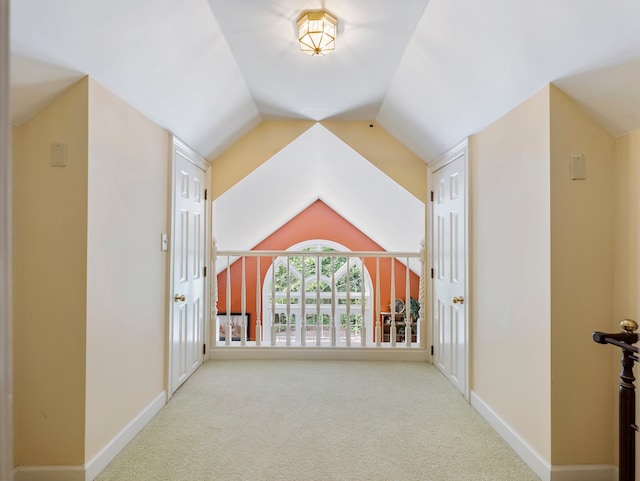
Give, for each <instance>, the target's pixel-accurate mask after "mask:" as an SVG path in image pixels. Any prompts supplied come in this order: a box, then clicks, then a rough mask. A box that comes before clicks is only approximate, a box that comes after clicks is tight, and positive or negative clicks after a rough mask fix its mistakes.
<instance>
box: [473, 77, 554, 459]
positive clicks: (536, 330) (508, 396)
mask: <svg viewBox="0 0 640 481" xmlns="http://www.w3.org/2000/svg"><path fill="white" fill-rule="evenodd" d="M469 170H470V182H469V190H470V205H471V207H470V209H471V213H470V214H471V215H470V219H471V226H470V236H469V243H470V257H471V259H470V269H469V270H470V296H471V299H470V303H469V306H470V309H471V311H470V313H469V319H470V336H471V341H472V344H471V346H470V348H471V373H470V388H471V391H472V392H473V393H475V394H476V395H477V396H479V397H480V399H481V400H482V401H484V402H485V403H486V404H487V405H488V406H489V407H490V408H491V409H492V410H493V411H494V412H495V413H496V414H497V415H498V416H499V417H500V418H501V419H502V421H503V422H505V423H506V424H507V425H509V426H510V427H511V429H512V430H514V431H515V432H516V433H517V434H518V435H519V436H520V437H521V438H522V439H523V440H524V441H525V442H526V443H528V444H529V445H530V446H531V447H532V448H533V449H534V450H535V451H536V452H537V453H538V454H539V455H540V456H542V457H543V458H544V459H546V460H549V459H550V458H551V442H550V441H551V424H550V414H551V413H550V398H551V391H550V390H551V386H550V370H551V365H550V363H551V353H550V346H549V337H550V334H551V326H550V312H551V293H550V288H549V279H550V275H551V265H550V235H551V233H550V215H549V207H550V205H549V202H550V200H549V199H550V197H549V189H550V187H549V89H548V88H545V89H543V90H542V91H540V92H538V93H537V94H536V95H534V96H533V97H532V98H530V99H529V100H527V101H526V102H524V103H523V104H521V105H520V106H518V107H517V108H516V109H515V110H513V111H512V112H510V113H509V114H507V115H505V116H504V117H503V118H501V119H500V120H498V121H497V122H495V123H494V124H492V125H491V126H490V127H488V128H487V129H485V130H483V131H482V132H481V133H479V134H478V135H477V136H475V137H473V138H472V139H471V147H470V167H469Z"/></svg>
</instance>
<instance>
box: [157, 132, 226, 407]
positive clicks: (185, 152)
mask: <svg viewBox="0 0 640 481" xmlns="http://www.w3.org/2000/svg"><path fill="white" fill-rule="evenodd" d="M171 138H172V142H171V162H170V169H171V175H170V178H171V187H170V192H171V200H170V209H171V212H170V214H169V215H170V218H171V223H170V225H169V232H171V233H173V232H174V229H173V228H174V225H175V222H176V219H175V218H174V213H175V185H176V179H175V168H174V167H175V162H176V154H177V153H180V156H181V157H184V158H185V159H187V160H189V161H190V162H191V163H192V164H194V165H195V166H197V167H198V168H200V169H202V170H203V171H204V173H205V179H206V180H205V188H206V192H207V194H205V202H204V224H205V225H204V230H205V239H204V242H205V249H204V265H205V266H207V276H206V277H205V279H204V297H203V299H204V305H205V311H204V320H203V322H204V332H203V341H204V343H205V344H206V343H207V340H208V339H209V335H210V333H209V329H210V325H211V322H210V321H211V296H210V294H211V292H210V291H211V287H210V286H211V281H210V279H211V276H212V275H215V273H214V272H212V269H211V255H210V254H211V242H212V236H211V225H212V224H211V203H212V201H211V165H210V164H209V161H208V160H206V159H203V158H202V157H200V156H199V155H198V154H197V153H196V152H195V151H194V150H193V149H191V148H190V147H189V146H188V145H187V144H185V143H184V142H182V141H181V140H180V139H178V138H177V137H176V136H172V137H171ZM171 237H172V236H170V238H169V251H170V253H171V254H170V256H169V269H167V275H168V278H167V289H168V290H167V316H168V323H167V329H168V331H167V346H166V350H167V358H166V360H167V369H166V386H167V400H168V399H170V398H171V396H172V395H173V392H174V390H175V389H174V386H173V385H172V383H173V380H172V376H171V370H172V365H173V357H172V356H173V351H172V348H171V346H172V344H173V321H174V319H173V302H174V301H173V292H174V286H173V268H174V261H175V251H174V248H173V246H174V242H173V239H172V238H171ZM208 348H209V346H207V349H206V350H205V352H204V354H203V361H206V360H207V359H208V358H209V349H208Z"/></svg>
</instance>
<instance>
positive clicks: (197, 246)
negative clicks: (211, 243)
mask: <svg viewBox="0 0 640 481" xmlns="http://www.w3.org/2000/svg"><path fill="white" fill-rule="evenodd" d="M174 182H175V188H174V196H175V198H174V217H173V218H174V231H173V239H174V243H173V260H174V261H173V262H174V265H173V282H172V286H173V292H172V294H171V296H172V330H171V333H172V340H171V344H170V348H171V353H170V355H171V374H170V376H171V392H172V393H173V392H175V390H176V389H177V388H178V387H179V386H180V385H181V384H182V383H183V382H184V381H186V380H187V378H188V377H189V376H190V375H191V374H192V373H193V372H194V371H195V370H196V369H197V368H198V366H199V365H200V364H201V363H202V360H203V354H202V345H203V343H204V308H203V306H204V301H205V295H204V294H205V291H204V289H205V283H204V275H203V269H204V265H205V264H204V262H205V257H204V253H205V249H204V244H205V237H204V234H205V229H204V211H205V205H204V186H205V172H204V171H203V170H202V169H200V168H199V167H197V166H196V165H194V164H193V163H191V162H190V161H189V160H188V159H187V158H186V157H184V156H183V155H181V152H180V151H176V155H175V157H174Z"/></svg>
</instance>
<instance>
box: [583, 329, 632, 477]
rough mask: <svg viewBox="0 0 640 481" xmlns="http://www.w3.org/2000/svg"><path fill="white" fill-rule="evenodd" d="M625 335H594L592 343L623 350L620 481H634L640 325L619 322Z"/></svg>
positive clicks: (621, 333)
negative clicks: (635, 367) (636, 373)
mask: <svg viewBox="0 0 640 481" xmlns="http://www.w3.org/2000/svg"><path fill="white" fill-rule="evenodd" d="M620 326H621V327H622V329H623V332H620V333H617V334H606V333H603V332H594V333H593V340H594V341H595V342H597V343H598V344H613V345H614V346H618V347H620V348H621V349H622V372H621V373H620V407H619V416H618V420H619V424H618V431H619V433H618V434H619V440H620V446H619V453H620V460H619V464H620V466H619V476H618V480H619V481H634V480H635V473H636V438H635V436H636V431H637V429H638V427H637V426H636V392H635V386H634V384H633V383H634V381H635V380H636V378H635V377H634V375H633V365H634V363H635V362H636V361H638V357H636V356H635V355H634V353H638V348H637V347H635V346H633V344H635V343H636V342H638V333H636V332H635V331H636V330H637V329H638V324H637V323H636V322H635V321H633V320H631V319H624V320H623V321H622V322H620Z"/></svg>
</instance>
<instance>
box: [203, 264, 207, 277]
mask: <svg viewBox="0 0 640 481" xmlns="http://www.w3.org/2000/svg"><path fill="white" fill-rule="evenodd" d="M202 275H203V276H204V277H207V266H204V267H203V273H202Z"/></svg>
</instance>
